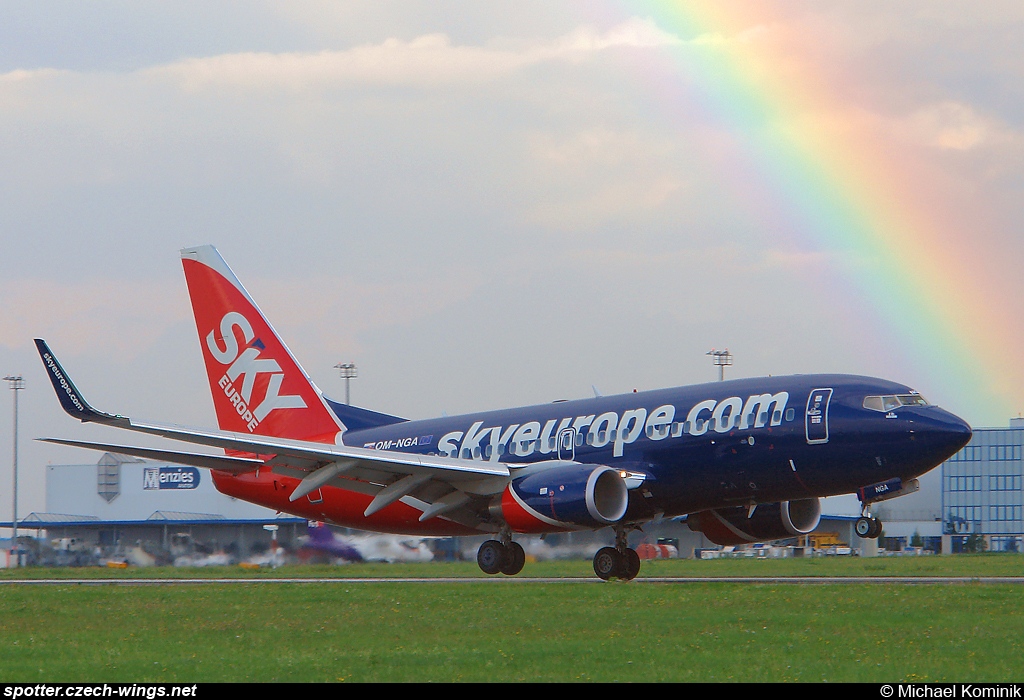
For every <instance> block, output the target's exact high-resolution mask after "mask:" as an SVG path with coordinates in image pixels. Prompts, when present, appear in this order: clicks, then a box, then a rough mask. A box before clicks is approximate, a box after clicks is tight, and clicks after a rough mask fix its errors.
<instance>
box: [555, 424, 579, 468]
mask: <svg viewBox="0 0 1024 700" xmlns="http://www.w3.org/2000/svg"><path fill="white" fill-rule="evenodd" d="M558 459H560V460H564V461H566V462H572V461H574V460H575V459H576V428H566V429H565V430H563V431H562V432H560V433H559V434H558Z"/></svg>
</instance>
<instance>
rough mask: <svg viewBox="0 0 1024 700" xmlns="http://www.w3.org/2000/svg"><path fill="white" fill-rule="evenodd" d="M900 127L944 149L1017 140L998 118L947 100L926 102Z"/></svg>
mask: <svg viewBox="0 0 1024 700" xmlns="http://www.w3.org/2000/svg"><path fill="white" fill-rule="evenodd" d="M903 125H904V128H905V129H906V130H907V131H908V132H909V133H910V134H911V135H912V136H914V137H916V140H917V141H919V142H922V143H924V144H926V145H928V146H931V147H932V148H938V149H940V150H946V151H950V150H951V151H970V150H974V149H976V148H980V147H985V146H990V145H993V144H996V143H1000V144H1006V143H1008V142H1017V143H1020V142H1021V136H1020V134H1018V133H1014V132H1013V131H1011V130H1010V129H1009V128H1007V127H1006V126H1005V125H1004V124H1001V123H1000V122H999V121H998V120H996V119H994V118H991V117H987V116H984V115H982V114H980V113H979V112H978V111H977V110H975V109H974V108H973V107H971V106H970V105H967V104H964V103H962V102H954V101H951V100H947V101H943V102H938V103H935V104H929V105H926V106H924V107H922V108H920V109H918V110H917V111H916V112H914V113H913V114H911V115H910V116H909V117H907V118H906V119H905V120H904V124H903Z"/></svg>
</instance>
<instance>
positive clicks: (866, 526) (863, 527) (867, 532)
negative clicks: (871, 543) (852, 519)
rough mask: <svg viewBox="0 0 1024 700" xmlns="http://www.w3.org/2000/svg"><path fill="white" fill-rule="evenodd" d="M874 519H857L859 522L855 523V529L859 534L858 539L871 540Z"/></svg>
mask: <svg viewBox="0 0 1024 700" xmlns="http://www.w3.org/2000/svg"><path fill="white" fill-rule="evenodd" d="M873 523H874V518H857V522H856V523H854V525H853V529H854V532H856V533H857V537H860V538H861V539H865V540H866V539H870V538H871V531H872V530H873V529H874V527H873Z"/></svg>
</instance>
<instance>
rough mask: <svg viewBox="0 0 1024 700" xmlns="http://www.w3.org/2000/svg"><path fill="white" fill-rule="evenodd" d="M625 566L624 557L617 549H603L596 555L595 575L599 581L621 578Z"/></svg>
mask: <svg viewBox="0 0 1024 700" xmlns="http://www.w3.org/2000/svg"><path fill="white" fill-rule="evenodd" d="M623 568H625V567H624V566H623V560H622V555H621V554H619V550H617V549H615V547H602V548H601V549H599V550H597V554H595V555H594V573H595V574H597V577H598V578H599V579H602V580H604V581H607V580H608V579H610V578H613V577H617V576H621V573H622V570H623Z"/></svg>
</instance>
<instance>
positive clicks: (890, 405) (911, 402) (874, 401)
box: [864, 394, 928, 413]
mask: <svg viewBox="0 0 1024 700" xmlns="http://www.w3.org/2000/svg"><path fill="white" fill-rule="evenodd" d="M927 405H928V401H927V400H926V399H925V398H924V397H923V396H921V395H920V394H895V395H890V396H865V397H864V408H867V409H870V410H872V411H881V412H883V413H888V412H889V411H895V410H896V409H897V408H899V407H900V406H927Z"/></svg>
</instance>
